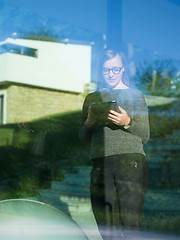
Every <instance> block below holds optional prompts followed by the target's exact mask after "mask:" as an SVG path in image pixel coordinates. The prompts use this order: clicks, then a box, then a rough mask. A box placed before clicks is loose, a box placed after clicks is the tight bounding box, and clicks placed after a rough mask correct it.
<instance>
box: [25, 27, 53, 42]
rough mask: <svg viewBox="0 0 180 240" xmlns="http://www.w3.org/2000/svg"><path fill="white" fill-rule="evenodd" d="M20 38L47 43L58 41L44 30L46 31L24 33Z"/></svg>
mask: <svg viewBox="0 0 180 240" xmlns="http://www.w3.org/2000/svg"><path fill="white" fill-rule="evenodd" d="M22 38H25V39H31V40H40V41H49V42H57V41H58V36H56V35H54V34H53V33H51V32H50V31H49V30H46V29H42V30H37V31H34V32H33V31H32V32H29V33H24V34H23V35H22Z"/></svg>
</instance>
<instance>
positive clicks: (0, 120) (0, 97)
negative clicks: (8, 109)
mask: <svg viewBox="0 0 180 240" xmlns="http://www.w3.org/2000/svg"><path fill="white" fill-rule="evenodd" d="M3 106H4V96H3V95H0V124H3V117H4V116H3V113H4V109H3Z"/></svg>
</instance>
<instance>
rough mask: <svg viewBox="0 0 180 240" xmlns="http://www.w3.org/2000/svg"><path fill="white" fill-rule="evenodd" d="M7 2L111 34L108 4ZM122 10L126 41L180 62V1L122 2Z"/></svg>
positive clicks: (91, 0) (101, 0) (88, 0)
mask: <svg viewBox="0 0 180 240" xmlns="http://www.w3.org/2000/svg"><path fill="white" fill-rule="evenodd" d="M116 1H119V0H115V2H116ZM4 2H7V3H11V4H14V5H17V6H19V7H21V8H25V9H29V10H31V11H32V12H36V13H40V14H44V15H46V16H49V17H54V18H56V19H59V20H63V21H65V22H69V23H73V24H75V25H78V26H81V27H85V28H87V29H90V30H93V31H96V32H99V33H104V34H106V32H107V2H106V0H4ZM174 3H175V4H174ZM122 6H123V8H122V20H123V32H122V38H123V40H124V41H126V42H130V43H133V44H135V45H137V46H139V47H142V48H146V49H148V50H151V51H155V52H159V53H160V54H162V55H167V56H169V57H170V58H174V59H179V53H180V44H179V39H180V31H179V28H180V27H179V26H180V0H122Z"/></svg>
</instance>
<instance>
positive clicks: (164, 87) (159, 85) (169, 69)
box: [134, 60, 180, 97]
mask: <svg viewBox="0 0 180 240" xmlns="http://www.w3.org/2000/svg"><path fill="white" fill-rule="evenodd" d="M134 78H135V79H134V80H135V82H136V83H137V85H138V88H139V89H142V90H143V91H144V92H146V93H147V94H150V95H157V96H165V97H177V96H180V91H178V89H180V79H179V78H178V77H177V68H176V67H175V66H174V63H173V61H172V60H155V61H153V62H146V61H145V62H144V63H143V64H140V65H139V66H138V67H137V69H136V75H135V77H134Z"/></svg>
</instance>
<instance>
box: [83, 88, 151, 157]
mask: <svg viewBox="0 0 180 240" xmlns="http://www.w3.org/2000/svg"><path fill="white" fill-rule="evenodd" d="M114 100H115V101H116V102H117V103H116V104H117V105H118V106H120V107H121V108H123V109H124V110H126V112H127V114H128V115H129V117H130V118H131V119H132V123H131V125H130V127H129V128H127V129H126V128H125V127H124V126H117V125H115V124H113V123H112V124H109V125H106V126H96V125H95V126H93V127H88V126H87V125H86V124H85V120H86V119H87V115H88V107H89V106H90V105H91V104H92V103H94V102H99V101H103V102H106V101H114ZM117 111H118V110H117ZM79 138H80V140H81V141H87V140H91V159H94V158H100V157H104V156H111V155H116V154H124V153H141V154H143V155H145V153H144V150H143V144H144V143H146V142H147V141H148V140H149V120H148V110H147V105H146V102H145V99H144V96H143V94H142V93H141V92H140V91H139V90H136V89H130V88H129V89H114V90H109V91H107V90H105V91H101V92H94V93H91V94H89V95H87V97H86V99H85V101H84V104H83V112H82V125H81V128H80V131H79Z"/></svg>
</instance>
